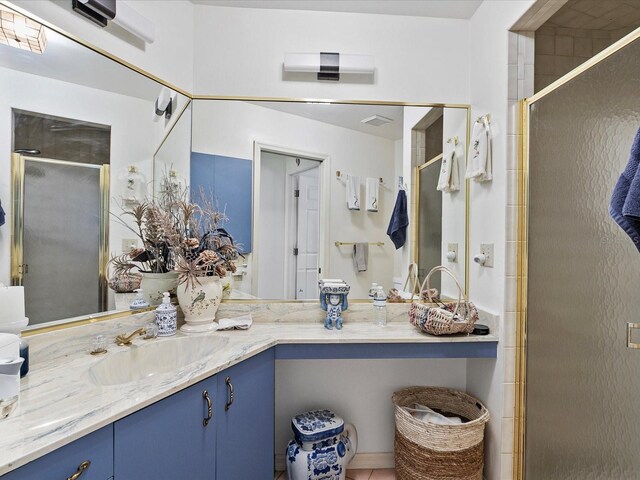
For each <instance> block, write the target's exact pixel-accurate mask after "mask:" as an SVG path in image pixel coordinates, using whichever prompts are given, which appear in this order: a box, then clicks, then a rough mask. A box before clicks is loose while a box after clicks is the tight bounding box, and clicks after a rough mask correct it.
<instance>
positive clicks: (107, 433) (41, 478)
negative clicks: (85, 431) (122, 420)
mask: <svg viewBox="0 0 640 480" xmlns="http://www.w3.org/2000/svg"><path fill="white" fill-rule="evenodd" d="M86 461H89V462H91V464H90V465H89V466H88V468H86V469H85V470H84V471H83V472H82V474H81V475H79V476H78V477H77V480H107V479H109V478H111V477H112V476H113V425H108V426H106V427H104V428H101V429H100V430H98V431H96V432H93V433H90V434H89V435H87V436H85V437H82V438H79V439H78V440H76V441H75V442H73V443H70V444H69V445H65V446H64V447H62V448H59V449H58V450H56V451H54V452H51V453H49V454H48V455H45V456H44V457H41V458H38V459H37V460H34V461H33V462H31V463H28V464H26V465H25V466H24V467H20V468H18V469H17V470H14V471H13V472H9V473H7V474H6V475H2V477H1V478H2V480H36V479H37V480H67V479H68V478H69V477H71V476H72V475H73V474H74V473H76V472H77V471H78V468H79V467H80V465H81V464H82V463H83V462H86Z"/></svg>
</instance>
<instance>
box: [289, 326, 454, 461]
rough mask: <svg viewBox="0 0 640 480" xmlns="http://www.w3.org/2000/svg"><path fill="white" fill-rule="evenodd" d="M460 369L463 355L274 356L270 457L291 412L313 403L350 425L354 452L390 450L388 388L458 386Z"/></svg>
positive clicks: (391, 431)
mask: <svg viewBox="0 0 640 480" xmlns="http://www.w3.org/2000/svg"><path fill="white" fill-rule="evenodd" d="M318 328H321V326H320V325H318ZM345 328H347V327H345ZM465 371H466V368H465V360H464V359H428V360H421V359H417V360H348V361H347V360H295V361H294V360H278V361H276V458H278V454H284V452H285V448H286V446H287V442H288V441H289V440H290V439H291V438H293V432H292V431H291V418H292V417H293V416H294V415H296V414H298V413H301V412H305V411H308V410H314V409H319V408H329V409H331V410H334V411H335V412H336V413H337V414H338V415H341V416H342V417H343V418H344V420H345V422H349V423H353V424H354V425H355V426H356V428H357V429H358V453H359V454H362V453H390V452H393V439H394V416H393V403H392V402H391V395H392V394H393V392H395V391H396V390H399V389H400V388H403V387H408V386H411V385H432V386H446V387H450V388H458V389H461V390H464V389H465V384H466V377H465ZM280 456H282V455H280Z"/></svg>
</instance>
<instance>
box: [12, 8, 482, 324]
mask: <svg viewBox="0 0 640 480" xmlns="http://www.w3.org/2000/svg"><path fill="white" fill-rule="evenodd" d="M0 5H3V6H5V7H7V8H10V9H12V10H14V11H16V12H18V13H20V14H22V15H24V16H25V17H27V18H30V19H31V20H33V21H36V22H38V23H40V24H42V25H44V26H46V27H47V28H49V29H51V30H53V31H55V32H56V33H58V34H60V35H62V36H64V37H66V38H68V39H70V40H72V41H74V42H76V43H78V44H80V45H82V46H84V47H85V48H88V49H89V50H92V51H94V52H96V53H98V54H99V55H102V56H103V57H106V58H108V59H109V60H112V61H114V62H116V63H118V64H120V65H122V66H124V67H126V68H128V69H130V70H133V71H134V72H136V73H138V74H140V75H143V76H144V77H146V78H149V79H151V80H153V81H155V82H157V83H158V84H160V85H163V86H165V87H167V88H170V89H171V90H173V91H175V92H177V93H180V94H182V95H184V96H185V97H187V99H188V100H189V101H188V102H187V105H186V106H185V108H184V109H183V110H182V111H181V112H180V115H182V113H184V111H185V110H186V107H187V106H188V105H189V104H190V103H191V102H192V101H193V100H235V101H247V102H258V101H265V102H291V103H328V104H342V105H388V106H402V107H431V108H458V109H466V111H467V138H466V146H467V147H468V143H469V138H470V132H471V124H470V121H471V105H470V104H466V103H446V102H442V103H440V102H401V101H383V100H343V99H322V98H284V97H244V96H237V97H233V96H220V95H198V94H192V93H190V92H187V91H186V90H184V89H182V88H180V87H178V86H176V85H173V84H171V83H169V82H167V81H165V80H163V79H161V78H159V77H157V76H155V75H153V74H151V73H149V72H147V71H146V70H143V69H142V68H140V67H137V66H136V65H133V64H132V63H129V62H127V61H126V60H123V59H122V58H120V57H118V56H116V55H113V54H111V53H109V52H107V51H106V50H104V49H102V48H100V47H97V46H95V45H93V44H91V43H89V42H87V41H85V40H83V39H81V38H79V37H77V36H76V35H73V34H71V33H69V32H67V31H65V30H63V29H61V28H59V27H57V26H55V25H53V24H51V23H50V22H48V21H46V20H43V19H42V18H40V17H38V16H37V15H33V14H32V13H31V12H29V11H27V10H25V9H24V8H21V7H19V6H17V5H14V4H12V3H11V2H9V1H6V0H0ZM174 126H175V124H174ZM170 133H171V131H169V132H167V134H166V135H165V137H164V139H163V141H162V142H161V145H162V143H164V141H165V140H166V137H167V136H168V135H169V134H170ZM159 148H160V147H159ZM467 151H468V148H465V157H467V156H468V152H467ZM417 172H418V169H417V167H416V166H412V174H413V175H414V176H415V175H417ZM12 183H13V182H12ZM465 183H466V199H465V244H466V248H465V290H466V291H467V295H468V293H469V292H468V290H469V275H468V273H469V253H468V252H469V248H468V244H469V181H468V180H466V181H465ZM415 195H416V192H414V200H415V198H416V197H415ZM13 196H14V193H13V192H12V193H11V197H12V198H13ZM412 217H413V219H414V222H415V220H416V214H415V212H414V213H413V215H412ZM414 230H416V232H413V233H412V240H413V241H414V247H413V249H412V252H410V257H411V260H412V261H413V260H414V259H415V258H416V256H415V255H416V252H415V250H416V249H417V245H416V243H415V241H416V237H417V229H414ZM12 242H13V232H12ZM105 248H106V246H105ZM11 261H12V262H13V256H12V260H11ZM105 274H106V272H105ZM224 302H225V303H256V304H260V303H262V304H264V303H300V301H296V300H245V299H238V300H225V301H224ZM302 302H303V303H317V301H316V300H313V301H302ZM366 302H368V300H354V301H352V303H366ZM134 313H140V311H136V312H132V311H128V310H125V311H116V312H114V311H109V312H100V313H95V314H91V315H86V316H80V317H75V318H71V319H65V320H58V321H53V322H49V323H47V324H42V325H41V326H34V327H33V328H31V329H28V330H25V331H24V333H23V335H25V336H30V335H35V334H39V333H45V332H49V331H54V330H58V329H62V328H67V327H72V326H79V325H86V324H90V323H95V322H99V321H104V320H110V319H114V318H121V317H126V316H130V315H133V314H134Z"/></svg>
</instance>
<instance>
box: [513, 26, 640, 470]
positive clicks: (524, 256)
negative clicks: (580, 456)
mask: <svg viewBox="0 0 640 480" xmlns="http://www.w3.org/2000/svg"><path fill="white" fill-rule="evenodd" d="M638 39H640V28H639V29H636V30H635V31H633V32H631V33H630V34H629V35H627V36H626V37H623V38H622V39H620V40H618V41H617V42H616V43H614V44H612V45H610V46H609V47H607V48H606V49H604V50H603V51H602V52H600V53H598V54H597V55H595V56H593V57H592V58H590V59H589V60H587V61H586V62H585V63H583V64H582V65H580V66H579V67H577V68H575V69H574V70H572V71H571V72H569V73H567V74H566V75H564V76H563V77H561V78H559V79H558V80H556V81H555V82H553V83H552V84H551V85H549V86H547V87H546V88H544V89H542V90H540V91H539V92H538V93H536V94H535V95H533V96H532V97H530V98H526V99H523V100H521V101H520V102H519V131H518V173H517V182H518V205H517V208H518V227H517V228H518V236H517V247H516V248H517V265H516V266H517V277H516V282H517V284H516V368H515V374H516V378H515V395H516V396H515V411H514V437H513V479H514V480H525V448H526V445H525V439H526V387H527V384H526V378H527V289H528V285H527V278H528V277H527V275H528V268H529V264H528V224H529V119H530V113H531V107H532V105H533V104H535V103H536V102H537V101H538V100H540V99H541V98H544V97H546V96H547V95H549V94H551V93H553V92H555V91H556V90H557V89H558V88H560V87H562V86H563V85H564V84H566V83H568V82H570V81H571V80H573V79H574V78H576V77H579V76H580V75H582V74H583V73H585V72H586V71H587V70H589V69H591V68H593V67H594V66H596V65H597V64H599V63H600V62H602V61H603V60H605V59H606V58H608V57H609V56H611V55H613V54H614V53H616V52H618V51H619V50H621V49H623V48H624V47H626V46H627V45H629V44H630V43H633V42H635V41H636V40H638Z"/></svg>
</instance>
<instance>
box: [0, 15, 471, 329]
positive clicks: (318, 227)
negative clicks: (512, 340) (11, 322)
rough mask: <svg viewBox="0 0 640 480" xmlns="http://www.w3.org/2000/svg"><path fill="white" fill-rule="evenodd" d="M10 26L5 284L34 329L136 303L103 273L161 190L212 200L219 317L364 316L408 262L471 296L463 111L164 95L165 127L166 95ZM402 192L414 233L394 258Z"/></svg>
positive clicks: (1, 105)
mask: <svg viewBox="0 0 640 480" xmlns="http://www.w3.org/2000/svg"><path fill="white" fill-rule="evenodd" d="M0 9H2V10H3V11H4V12H5V13H4V14H3V15H4V16H3V18H5V16H6V17H8V16H10V15H14V14H15V12H12V11H11V10H10V9H9V8H7V7H5V6H1V7H0ZM15 20H16V21H20V22H23V23H24V24H25V25H26V27H25V28H27V30H29V31H31V33H35V35H34V36H33V38H32V39H31V40H28V41H27V42H26V43H25V42H16V41H7V42H5V43H8V44H3V43H0V91H2V96H1V97H0V200H1V201H2V206H3V207H4V210H5V211H6V213H7V216H6V223H5V224H4V225H2V226H0V282H1V283H3V284H5V285H24V287H25V300H26V313H27V316H28V317H29V318H30V325H31V327H32V328H33V327H38V326H39V325H41V324H42V323H45V322H52V321H64V320H67V319H76V318H78V317H81V318H83V317H86V316H87V315H97V314H101V313H103V312H114V311H123V310H128V306H129V303H130V301H131V295H130V294H127V295H119V294H116V293H115V292H114V291H113V290H112V289H109V288H108V287H107V280H108V279H109V278H110V277H111V275H110V272H111V270H110V268H111V267H109V266H108V265H107V262H108V260H109V258H110V257H111V256H114V255H121V254H124V253H127V252H129V251H130V249H131V248H132V247H137V246H140V245H139V239H138V238H137V236H136V235H135V234H134V232H133V231H132V229H131V228H132V227H134V225H133V224H132V223H131V219H130V218H128V217H126V216H123V215H122V212H123V209H127V208H129V209H130V208H131V206H132V205H133V206H135V205H136V204H138V203H140V202H144V201H145V200H150V199H152V198H153V197H154V195H155V194H157V193H159V192H161V191H162V189H163V188H168V187H171V188H173V186H177V187H178V188H189V189H190V190H191V193H192V195H193V193H194V192H197V191H205V192H207V193H208V194H211V195H213V196H214V197H215V201H216V205H217V206H218V207H219V208H220V209H221V210H223V211H224V213H225V215H226V216H227V218H228V222H227V223H226V224H225V228H226V229H227V230H228V231H229V232H230V233H231V235H232V236H233V238H234V240H235V242H236V243H238V244H239V245H241V248H242V251H243V255H244V256H243V258H242V259H241V260H240V262H239V263H238V268H237V270H236V271H235V272H233V273H231V272H229V275H228V277H227V278H226V279H225V282H226V284H227V285H228V287H229V288H228V292H229V293H228V295H227V299H229V300H235V301H238V300H239V301H251V300H293V301H295V300H316V299H317V290H316V289H317V281H318V279H319V278H341V279H344V280H346V281H347V282H348V283H349V284H350V285H351V294H350V298H351V299H354V300H355V299H365V298H367V294H368V291H369V287H370V286H371V284H372V283H374V282H375V283H378V284H380V285H382V286H383V287H384V288H385V290H388V289H390V288H392V287H397V288H402V287H403V284H404V281H405V278H406V276H407V270H408V268H409V265H410V264H411V263H413V262H416V263H418V264H419V268H420V275H421V277H422V278H423V277H424V275H425V274H426V272H427V271H428V270H429V269H430V268H431V267H433V266H435V265H437V264H445V265H447V266H448V267H450V268H451V269H452V270H454V271H455V272H456V273H457V275H458V277H459V278H460V279H461V281H462V282H463V283H464V282H465V280H466V268H467V264H468V255H467V245H466V238H467V236H468V226H467V225H468V222H467V215H466V212H467V203H468V199H467V183H466V182H465V180H464V173H465V163H466V162H465V158H466V150H467V142H468V135H469V134H468V130H469V127H468V125H469V109H468V108H467V107H466V106H450V107H449V106H444V105H442V104H433V105H430V104H407V103H402V104H392V103H376V102H371V104H368V103H366V102H361V101H341V102H305V101H268V100H258V99H256V100H255V101H247V100H240V99H238V100H233V99H224V100H223V99H215V98H213V97H211V98H206V99H205V98H199V99H196V100H191V99H190V98H189V97H188V96H187V95H182V94H178V93H175V92H173V91H172V92H170V96H171V98H172V109H171V110H172V114H171V115H170V116H167V115H165V114H164V113H162V114H157V108H156V107H157V105H156V101H157V99H158V97H159V95H160V94H161V92H162V90H163V89H166V88H167V86H165V85H163V84H162V82H160V81H156V80H153V79H152V78H150V76H149V75H148V74H145V73H144V72H142V71H137V70H135V69H132V68H128V67H126V66H124V65H122V64H121V63H120V62H118V61H117V59H113V58H109V57H108V56H105V55H103V54H100V53H98V52H97V51H96V50H94V49H93V48H91V47H90V46H88V45H85V44H83V43H79V42H77V41H75V40H72V39H71V38H70V37H69V36H66V35H65V34H63V33H61V32H59V31H57V30H56V29H51V28H48V27H47V26H43V25H40V24H38V23H37V22H35V21H33V20H30V19H29V20H25V19H24V17H23V18H22V19H21V18H20V17H15ZM34 39H35V40H34ZM450 149H453V154H452V151H451V150H450ZM445 162H449V165H451V162H456V164H457V167H458V168H456V169H449V171H450V172H451V173H450V174H449V173H446V171H447V169H446V168H444V167H443V165H445ZM443 171H445V173H446V174H443ZM454 172H455V173H454ZM443 181H444V182H445V183H446V184H447V185H449V186H448V187H447V188H442V185H441V183H442V182H443ZM400 191H404V194H405V195H406V198H407V210H408V212H407V213H408V214H409V225H408V228H407V230H406V233H405V235H404V236H405V241H404V243H403V246H402V247H401V248H398V249H396V247H395V245H394V243H393V241H392V239H391V238H390V237H389V236H388V235H387V229H388V226H389V223H390V219H391V218H392V215H393V212H394V205H395V203H396V199H397V197H398V195H399V194H400ZM192 198H193V197H192ZM123 219H125V220H126V221H124V222H123ZM127 221H128V222H129V223H128V224H127ZM400 236H402V235H400ZM395 238H396V239H397V238H399V237H398V236H397V235H396V236H395ZM354 244H358V247H357V248H356V252H355V253H356V255H355V258H354ZM452 249H453V250H455V253H456V256H455V257H454V258H451V256H450V255H451V251H452ZM111 273H112V272H111ZM433 286H435V287H436V288H438V289H439V290H440V291H441V293H442V294H443V295H444V296H450V295H453V293H454V292H453V289H452V288H451V287H452V286H451V285H448V284H446V283H443V284H440V283H439V280H435V283H434V285H433ZM450 289H451V291H449V290H450Z"/></svg>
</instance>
